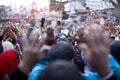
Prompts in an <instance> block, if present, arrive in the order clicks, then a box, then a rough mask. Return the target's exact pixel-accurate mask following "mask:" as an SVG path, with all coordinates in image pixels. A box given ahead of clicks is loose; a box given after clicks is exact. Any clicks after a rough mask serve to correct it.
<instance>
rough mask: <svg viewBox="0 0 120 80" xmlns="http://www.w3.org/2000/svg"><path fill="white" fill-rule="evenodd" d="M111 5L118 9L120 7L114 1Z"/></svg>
mask: <svg viewBox="0 0 120 80" xmlns="http://www.w3.org/2000/svg"><path fill="white" fill-rule="evenodd" d="M110 1H111V3H112V4H113V6H114V7H118V5H117V4H116V3H115V2H114V1H113V0H110Z"/></svg>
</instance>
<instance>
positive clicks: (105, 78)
mask: <svg viewBox="0 0 120 80" xmlns="http://www.w3.org/2000/svg"><path fill="white" fill-rule="evenodd" d="M113 74H114V72H113V71H111V72H110V73H109V74H108V75H107V76H105V77H103V78H101V80H108V79H109V78H111V77H112V76H113Z"/></svg>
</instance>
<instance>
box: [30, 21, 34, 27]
mask: <svg viewBox="0 0 120 80" xmlns="http://www.w3.org/2000/svg"><path fill="white" fill-rule="evenodd" d="M30 24H31V27H34V26H35V20H34V19H32V20H31V21H30Z"/></svg>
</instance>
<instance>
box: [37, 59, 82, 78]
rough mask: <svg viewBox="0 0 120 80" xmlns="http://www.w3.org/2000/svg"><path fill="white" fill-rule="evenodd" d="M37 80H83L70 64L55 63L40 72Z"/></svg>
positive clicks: (63, 62) (64, 62)
mask: <svg viewBox="0 0 120 80" xmlns="http://www.w3.org/2000/svg"><path fill="white" fill-rule="evenodd" d="M37 80H83V79H82V76H81V75H80V73H79V71H78V69H77V68H76V67H75V66H74V65H73V64H72V63H70V62H66V61H55V62H53V63H51V64H49V65H48V66H47V67H46V68H45V70H43V71H42V72H41V74H40V75H39V77H38V79H37Z"/></svg>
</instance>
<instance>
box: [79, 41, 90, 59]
mask: <svg viewBox="0 0 120 80" xmlns="http://www.w3.org/2000/svg"><path fill="white" fill-rule="evenodd" d="M80 48H81V50H83V51H84V54H85V57H86V58H88V57H90V55H91V51H90V49H89V47H88V45H87V44H85V43H81V44H80Z"/></svg>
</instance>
